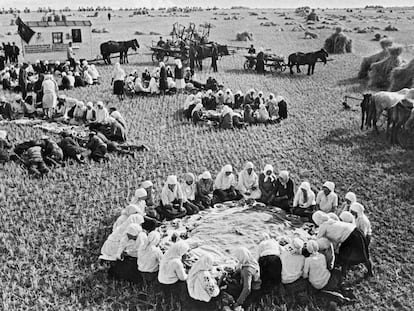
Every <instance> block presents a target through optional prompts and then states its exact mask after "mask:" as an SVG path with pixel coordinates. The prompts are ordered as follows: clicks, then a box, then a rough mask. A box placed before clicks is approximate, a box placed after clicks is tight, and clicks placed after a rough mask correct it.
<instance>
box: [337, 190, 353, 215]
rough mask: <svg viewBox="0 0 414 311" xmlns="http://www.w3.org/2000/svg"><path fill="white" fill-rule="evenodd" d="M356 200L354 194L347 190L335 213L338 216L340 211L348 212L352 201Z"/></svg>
mask: <svg viewBox="0 0 414 311" xmlns="http://www.w3.org/2000/svg"><path fill="white" fill-rule="evenodd" d="M355 202H357V197H356V194H355V193H353V192H347V193H346V194H345V200H344V202H343V203H342V205H341V207H338V210H337V211H336V214H337V215H338V216H339V215H341V213H342V212H349V209H350V207H351V205H352V203H355Z"/></svg>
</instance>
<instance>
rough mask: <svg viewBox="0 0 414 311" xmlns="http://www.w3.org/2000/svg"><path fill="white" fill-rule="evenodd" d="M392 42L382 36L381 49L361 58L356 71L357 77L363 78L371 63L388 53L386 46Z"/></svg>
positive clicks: (381, 58) (366, 74)
mask: <svg viewBox="0 0 414 311" xmlns="http://www.w3.org/2000/svg"><path fill="white" fill-rule="evenodd" d="M392 44H393V41H392V40H391V39H389V38H384V39H382V40H381V41H380V45H381V48H382V51H380V52H378V53H376V54H374V55H371V56H366V57H364V58H363V59H362V62H361V68H360V70H359V73H358V78H359V79H364V78H366V77H367V76H368V71H369V69H370V68H371V65H372V64H373V63H376V62H379V61H381V60H383V59H384V58H386V57H388V56H389V55H390V53H389V52H388V48H389V47H391V46H392Z"/></svg>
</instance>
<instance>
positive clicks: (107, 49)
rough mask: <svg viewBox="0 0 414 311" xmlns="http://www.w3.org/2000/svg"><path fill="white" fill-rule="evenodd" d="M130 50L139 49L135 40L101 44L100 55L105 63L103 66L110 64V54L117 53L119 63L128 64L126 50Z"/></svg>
mask: <svg viewBox="0 0 414 311" xmlns="http://www.w3.org/2000/svg"><path fill="white" fill-rule="evenodd" d="M129 48H132V49H133V50H134V51H136V50H137V48H139V43H138V41H137V39H133V40H129V41H108V42H104V43H102V44H101V46H100V49H101V55H102V58H103V59H104V61H105V64H111V58H110V56H111V54H112V53H118V52H119V62H120V63H121V64H123V63H124V62H128V57H127V56H128V50H129Z"/></svg>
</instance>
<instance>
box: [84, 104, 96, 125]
mask: <svg viewBox="0 0 414 311" xmlns="http://www.w3.org/2000/svg"><path fill="white" fill-rule="evenodd" d="M85 121H86V123H93V122H96V110H95V109H94V108H93V104H92V102H87V103H86V112H85Z"/></svg>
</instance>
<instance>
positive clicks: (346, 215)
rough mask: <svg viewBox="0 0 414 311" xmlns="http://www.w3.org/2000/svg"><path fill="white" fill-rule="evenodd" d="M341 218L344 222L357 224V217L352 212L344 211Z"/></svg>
mask: <svg viewBox="0 0 414 311" xmlns="http://www.w3.org/2000/svg"><path fill="white" fill-rule="evenodd" d="M339 219H340V220H341V221H343V222H347V223H349V224H354V225H355V217H354V215H352V213H351V212H347V211H344V212H342V213H341V214H340V215H339Z"/></svg>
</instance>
